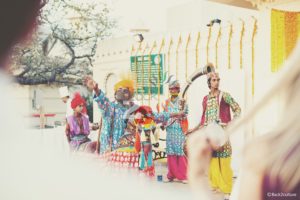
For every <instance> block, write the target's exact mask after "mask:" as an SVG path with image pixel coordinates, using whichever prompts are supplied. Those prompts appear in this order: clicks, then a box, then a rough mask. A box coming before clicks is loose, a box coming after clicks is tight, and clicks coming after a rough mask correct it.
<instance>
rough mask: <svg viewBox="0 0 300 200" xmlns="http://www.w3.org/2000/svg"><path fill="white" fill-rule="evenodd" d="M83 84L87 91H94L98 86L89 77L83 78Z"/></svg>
mask: <svg viewBox="0 0 300 200" xmlns="http://www.w3.org/2000/svg"><path fill="white" fill-rule="evenodd" d="M83 84H84V85H86V86H87V88H88V89H89V90H95V88H98V84H97V83H96V82H95V81H94V80H93V78H92V77H91V76H86V77H84V79H83Z"/></svg>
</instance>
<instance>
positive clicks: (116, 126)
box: [94, 91, 128, 153]
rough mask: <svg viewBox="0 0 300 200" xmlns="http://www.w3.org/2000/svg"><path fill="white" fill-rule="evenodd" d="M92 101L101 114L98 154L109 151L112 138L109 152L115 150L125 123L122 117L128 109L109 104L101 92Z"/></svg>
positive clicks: (119, 105) (120, 105)
mask: <svg viewBox="0 0 300 200" xmlns="http://www.w3.org/2000/svg"><path fill="white" fill-rule="evenodd" d="M94 100H95V101H96V102H97V104H98V107H99V109H100V111H101V114H102V131H101V135H100V153H104V152H105V151H107V150H110V138H112V146H111V148H112V149H111V150H115V149H116V148H117V146H118V142H119V140H120V138H121V137H122V136H123V135H124V130H125V128H126V123H125V121H124V118H123V116H124V113H125V112H126V111H127V109H128V108H127V107H125V106H123V105H122V104H120V103H117V102H111V101H110V100H109V99H108V98H107V97H106V96H105V94H104V92H102V91H100V94H99V96H96V95H95V96H94Z"/></svg>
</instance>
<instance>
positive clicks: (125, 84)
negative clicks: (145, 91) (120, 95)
mask: <svg viewBox="0 0 300 200" xmlns="http://www.w3.org/2000/svg"><path fill="white" fill-rule="evenodd" d="M119 88H128V89H129V92H130V93H131V94H133V93H134V83H133V81H132V80H129V79H125V80H121V81H119V82H118V83H116V84H115V86H114V90H115V91H117V90H118V89H119Z"/></svg>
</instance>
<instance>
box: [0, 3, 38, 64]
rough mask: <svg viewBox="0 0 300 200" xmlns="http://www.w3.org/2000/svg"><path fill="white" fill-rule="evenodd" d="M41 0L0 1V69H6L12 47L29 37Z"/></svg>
mask: <svg viewBox="0 0 300 200" xmlns="http://www.w3.org/2000/svg"><path fill="white" fill-rule="evenodd" d="M40 6H41V0H23V1H20V0H1V1H0V27H1V31H0V68H5V67H7V63H6V62H7V61H8V60H7V58H8V56H9V53H10V51H11V49H12V47H13V46H14V45H15V44H16V43H17V42H20V41H22V40H24V39H26V37H28V36H30V33H31V32H32V30H33V28H34V27H35V25H36V21H37V20H36V19H37V15H38V14H39V9H40Z"/></svg>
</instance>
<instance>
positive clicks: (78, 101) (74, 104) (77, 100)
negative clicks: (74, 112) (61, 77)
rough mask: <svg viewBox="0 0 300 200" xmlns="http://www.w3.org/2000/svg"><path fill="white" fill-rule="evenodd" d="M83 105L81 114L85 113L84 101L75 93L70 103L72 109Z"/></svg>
mask: <svg viewBox="0 0 300 200" xmlns="http://www.w3.org/2000/svg"><path fill="white" fill-rule="evenodd" d="M81 104H82V105H83V113H86V108H85V100H84V99H83V98H82V97H81V96H80V94H79V93H75V95H74V98H73V99H72V101H71V107H72V109H75V108H76V107H77V106H78V105H81Z"/></svg>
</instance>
